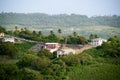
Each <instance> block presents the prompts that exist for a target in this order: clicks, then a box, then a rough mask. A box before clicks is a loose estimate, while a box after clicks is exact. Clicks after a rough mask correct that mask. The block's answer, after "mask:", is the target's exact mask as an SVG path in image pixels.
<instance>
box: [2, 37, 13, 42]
mask: <svg viewBox="0 0 120 80" xmlns="http://www.w3.org/2000/svg"><path fill="white" fill-rule="evenodd" d="M2 42H13V43H14V42H15V39H14V38H3V39H2Z"/></svg>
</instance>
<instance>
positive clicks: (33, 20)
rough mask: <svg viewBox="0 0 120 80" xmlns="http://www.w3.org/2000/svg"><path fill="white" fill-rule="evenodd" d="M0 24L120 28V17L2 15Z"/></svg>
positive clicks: (38, 14)
mask: <svg viewBox="0 0 120 80" xmlns="http://www.w3.org/2000/svg"><path fill="white" fill-rule="evenodd" d="M0 24H2V25H5V24H7V25H8V24H9V25H10V24H15V25H21V26H34V27H35V26H39V25H40V26H44V27H50V26H59V27H63V26H64V27H65V26H66V27H69V26H93V25H106V26H114V27H120V16H117V15H113V16H95V17H90V18H89V17H87V16H86V15H77V14H71V15H67V14H60V15H47V14H42V13H30V14H24V13H0Z"/></svg>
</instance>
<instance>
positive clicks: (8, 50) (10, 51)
mask: <svg viewBox="0 0 120 80" xmlns="http://www.w3.org/2000/svg"><path fill="white" fill-rule="evenodd" d="M17 53H18V48H16V47H15V45H14V44H13V43H11V42H6V43H1V44H0V55H7V56H8V55H9V56H11V57H14V56H16V55H17Z"/></svg>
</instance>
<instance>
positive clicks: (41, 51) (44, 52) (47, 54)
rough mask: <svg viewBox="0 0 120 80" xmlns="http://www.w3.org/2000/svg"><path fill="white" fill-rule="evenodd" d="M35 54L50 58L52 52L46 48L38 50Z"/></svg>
mask: <svg viewBox="0 0 120 80" xmlns="http://www.w3.org/2000/svg"><path fill="white" fill-rule="evenodd" d="M37 55H38V56H39V57H43V56H45V57H47V58H52V57H53V55H52V53H51V52H50V51H49V50H47V49H42V50H40V51H39V52H38V54H37Z"/></svg>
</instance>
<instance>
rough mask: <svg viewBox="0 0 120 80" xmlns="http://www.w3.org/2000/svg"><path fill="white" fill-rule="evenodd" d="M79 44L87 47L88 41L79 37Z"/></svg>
mask: <svg viewBox="0 0 120 80" xmlns="http://www.w3.org/2000/svg"><path fill="white" fill-rule="evenodd" d="M77 43H78V44H82V45H85V44H86V43H87V39H86V38H85V37H84V36H79V37H78V38H77Z"/></svg>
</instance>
